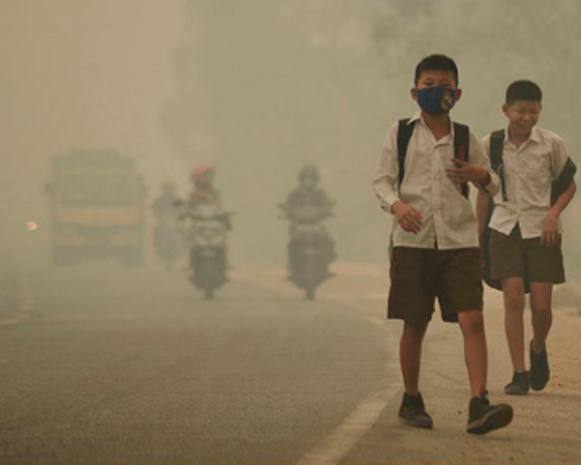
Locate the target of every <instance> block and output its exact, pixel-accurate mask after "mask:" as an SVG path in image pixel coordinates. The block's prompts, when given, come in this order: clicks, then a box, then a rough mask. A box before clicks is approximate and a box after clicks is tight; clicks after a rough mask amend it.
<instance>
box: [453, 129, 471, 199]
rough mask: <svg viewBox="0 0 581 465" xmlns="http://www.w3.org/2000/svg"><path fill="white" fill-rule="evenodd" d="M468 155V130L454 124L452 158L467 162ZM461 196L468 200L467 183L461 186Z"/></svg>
mask: <svg viewBox="0 0 581 465" xmlns="http://www.w3.org/2000/svg"><path fill="white" fill-rule="evenodd" d="M469 153H470V129H469V128H468V126H466V125H464V124H460V123H454V158H456V159H458V160H462V161H465V162H467V161H468V158H469V157H468V154H469ZM461 188H462V195H463V196H464V197H466V198H468V195H469V194H470V190H469V187H468V183H467V182H463V183H462V184H461Z"/></svg>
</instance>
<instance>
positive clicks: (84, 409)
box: [0, 264, 581, 465]
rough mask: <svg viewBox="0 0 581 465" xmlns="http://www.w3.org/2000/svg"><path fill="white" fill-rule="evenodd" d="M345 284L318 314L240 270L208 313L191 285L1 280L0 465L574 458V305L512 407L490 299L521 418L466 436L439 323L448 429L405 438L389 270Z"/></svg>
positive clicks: (432, 363)
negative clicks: (535, 377) (544, 363)
mask: <svg viewBox="0 0 581 465" xmlns="http://www.w3.org/2000/svg"><path fill="white" fill-rule="evenodd" d="M0 271H2V270H0ZM336 271H337V277H336V278H335V279H333V280H332V281H330V282H329V283H328V284H326V285H325V286H323V288H322V289H321V291H320V299H319V300H317V301H316V302H307V301H305V300H304V299H303V298H302V296H301V294H300V293H299V292H297V291H296V290H295V289H293V287H292V286H290V285H289V284H288V283H287V282H285V280H284V279H283V276H282V274H283V272H282V270H277V269H237V270H235V271H234V272H233V273H232V282H230V283H229V284H228V285H227V286H226V288H225V289H224V290H223V292H220V293H219V294H218V298H217V300H216V301H213V302H206V301H203V300H201V299H200V297H199V296H198V294H197V293H196V292H195V290H194V289H193V288H192V287H191V286H190V285H189V283H188V282H187V279H186V277H185V275H184V273H182V272H173V273H166V272H163V271H161V270H151V269H142V270H127V269H123V268H121V267H117V266H112V267H110V268H103V267H100V266H98V265H90V266H86V267H73V268H70V269H65V270H59V271H54V270H38V271H34V272H32V271H30V269H29V270H28V271H26V270H23V269H22V267H21V268H20V270H19V271H18V270H17V269H16V268H14V269H10V270H8V271H6V270H4V271H3V272H2V273H0V297H1V298H0V464H1V465H20V464H59V465H60V464H63V465H69V464H74V465H77V464H78V465H82V464H91V465H99V464H123V465H133V464H140V465H141V464H164V465H165V464H205V465H221V464H224V465H231V464H244V465H262V464H269V465H271V464H272V465H274V464H276V465H279V464H293V465H339V464H341V465H379V464H385V465H388V464H389V465H400V464H401V465H404V464H406V465H407V464H424V465H428V464H430V465H431V464H458V465H460V464H461V465H474V464H490V465H492V464H494V465H498V464H522V465H530V464H536V463H543V464H573V463H578V462H579V460H578V458H579V457H581V441H580V440H579V438H580V437H581V383H580V382H579V379H581V369H580V365H579V356H578V355H577V354H578V351H577V350H576V347H578V334H579V331H581V319H580V318H579V317H578V316H577V315H578V313H577V312H578V311H577V310H575V311H572V309H569V310H567V308H565V307H558V308H556V310H555V319H554V325H553V331H552V336H551V339H550V342H549V348H550V354H551V361H552V365H553V366H552V368H553V378H552V380H551V382H550V383H549V386H548V387H547V389H546V390H545V391H544V392H542V393H531V394H529V395H528V396H525V397H520V398H515V397H507V396H505V395H503V392H502V388H503V386H504V384H505V383H506V382H507V381H508V380H509V378H510V375H511V368H510V363H509V357H508V351H507V347H506V342H505V339H504V330H503V310H502V297H501V295H500V294H499V293H492V292H489V293H487V295H486V310H485V312H486V330H487V336H488V345H489V359H490V370H489V389H490V392H491V396H492V400H493V401H494V402H499V401H502V402H510V403H511V404H512V405H513V406H514V409H515V419H514V422H513V423H512V424H511V425H510V427H508V428H506V429H504V430H500V431H497V432H494V433H491V434H490V435H487V436H485V437H473V436H471V435H468V434H466V432H465V428H466V419H467V406H468V390H467V379H466V371H465V367H464V360H463V353H462V338H461V335H460V331H459V329H458V328H457V326H456V325H450V324H444V323H442V322H440V321H439V318H437V317H436V318H435V319H434V322H433V323H432V325H431V326H430V329H429V331H428V334H427V337H426V341H425V345H424V359H423V363H422V391H423V392H424V398H425V399H426V404H427V407H428V409H429V411H430V413H431V414H432V416H433V417H434V421H435V429H434V430H433V431H417V430H413V429H412V430H410V429H407V428H405V427H402V426H400V425H399V424H398V422H397V409H398V406H399V401H400V398H401V397H400V396H401V381H400V375H399V369H398V368H397V360H395V357H394V354H395V353H396V351H397V336H398V334H399V331H400V324H399V323H398V322H387V321H386V320H385V318H384V307H385V293H386V284H387V283H385V271H384V270H381V269H380V268H377V267H374V266H368V265H353V264H351V265H338V266H337V267H336ZM558 300H559V299H558ZM575 302H576V301H575ZM558 305H561V306H562V305H564V304H563V302H561V303H559V304H558ZM527 333H528V334H527V338H528V337H530V329H529V325H527Z"/></svg>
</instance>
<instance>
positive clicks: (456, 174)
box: [446, 133, 500, 196]
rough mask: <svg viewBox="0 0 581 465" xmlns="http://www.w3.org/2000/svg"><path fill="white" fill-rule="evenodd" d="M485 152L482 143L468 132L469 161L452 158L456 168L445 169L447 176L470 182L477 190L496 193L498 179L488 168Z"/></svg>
mask: <svg viewBox="0 0 581 465" xmlns="http://www.w3.org/2000/svg"><path fill="white" fill-rule="evenodd" d="M486 153H487V152H486V151H485V149H484V148H483V146H482V143H481V142H480V141H479V140H478V139H477V138H476V137H475V136H474V135H473V134H472V133H470V155H469V161H468V162H465V161H462V160H458V159H455V158H454V159H453V162H454V164H455V166H456V168H454V169H447V170H446V173H447V175H448V177H449V178H450V179H452V180H453V181H455V182H459V183H462V182H472V183H473V184H474V185H475V186H476V187H477V188H478V190H479V191H481V192H486V193H488V194H491V195H493V196H494V195H496V193H497V192H498V189H499V186H500V179H499V178H498V176H497V174H496V173H495V172H494V171H493V170H492V169H491V168H490V160H489V159H488V156H487V155H486Z"/></svg>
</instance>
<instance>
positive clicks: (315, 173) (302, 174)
mask: <svg viewBox="0 0 581 465" xmlns="http://www.w3.org/2000/svg"><path fill="white" fill-rule="evenodd" d="M304 178H314V179H316V180H319V169H318V168H317V167H316V166H315V165H305V166H303V167H302V168H301V170H300V171H299V179H304Z"/></svg>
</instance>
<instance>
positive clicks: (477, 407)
mask: <svg viewBox="0 0 581 465" xmlns="http://www.w3.org/2000/svg"><path fill="white" fill-rule="evenodd" d="M469 410H470V414H469V417H468V428H467V431H468V432H469V433H470V434H486V433H489V432H490V431H493V430H495V429H498V428H502V427H504V426H506V425H508V424H509V423H510V422H511V421H512V417H513V411H512V407H511V406H510V405H508V404H499V405H490V402H489V400H488V396H487V394H484V395H482V396H480V397H473V398H472V400H470V407H469Z"/></svg>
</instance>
